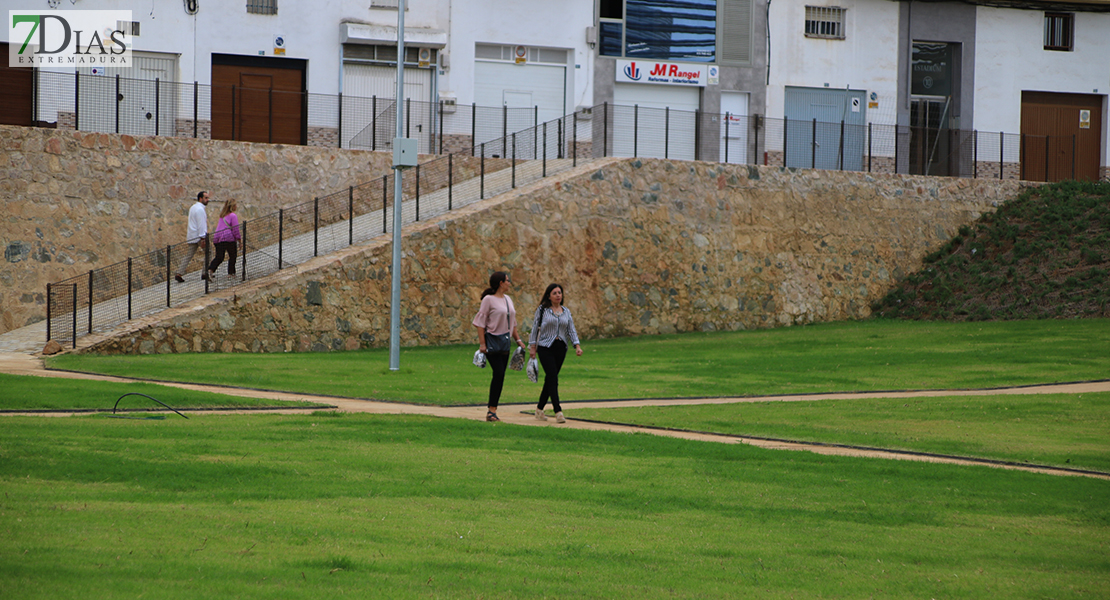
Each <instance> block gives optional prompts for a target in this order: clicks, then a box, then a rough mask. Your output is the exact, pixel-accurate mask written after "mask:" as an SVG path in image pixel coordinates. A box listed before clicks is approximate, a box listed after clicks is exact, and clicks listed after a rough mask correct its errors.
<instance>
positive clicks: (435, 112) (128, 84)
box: [32, 69, 540, 156]
mask: <svg viewBox="0 0 1110 600" xmlns="http://www.w3.org/2000/svg"><path fill="white" fill-rule="evenodd" d="M88 71H89V69H86V70H85V72H81V71H77V72H74V73H60V72H56V71H36V72H35V77H36V78H37V82H36V85H35V86H34V90H35V94H34V97H33V107H32V111H33V114H34V118H33V121H34V122H35V123H36V124H38V125H40V126H46V127H58V128H62V129H76V130H79V131H92V132H101V133H119V134H127V135H144V136H147V135H160V136H175V137H193V138H204V139H220V140H238V141H248V142H265V143H285V144H306V145H313V146H330V147H340V148H354V149H362V150H389V149H391V148H392V143H393V137H394V135H395V134H396V122H397V121H396V119H397V112H396V111H397V103H396V102H395V100H394V98H392V97H388V98H387V97H377V96H371V97H368V98H364V97H355V96H345V95H343V94H335V95H329V94H313V93H308V92H285V91H278V90H265V89H253V88H247V87H240V86H220V85H202V84H199V83H196V82H194V83H175V82H168V81H162V80H160V79H154V80H145V79H131V78H126V77H122V76H120V75H118V74H117V75H111V76H108V75H93V74H90V73H89V72H88ZM404 104H405V106H404V130H405V137H409V138H414V139H416V140H418V142H419V145H420V147H419V151H420V153H422V154H444V153H451V152H457V151H460V150H464V149H470V150H472V151H474V150H476V149H477V148H478V147H479V146H480V145H481V144H483V143H485V144H487V145H488V144H490V143H492V142H495V141H497V140H504V139H506V138H507V137H508V136H509V134H510V133H512V132H514V131H521V130H524V129H527V128H531V127H538V126H539V125H540V108H539V107H535V106H534V107H529V108H509V107H483V106H477V105H476V104H471V105H455V104H453V103H447V102H436V103H433V102H427V101H418V100H412V99H406V100H405V102H404ZM491 153H496V154H498V155H500V156H507V155H508V150H507V149H506V148H498V149H497V150H496V151H494V150H493V149H492V148H491Z"/></svg>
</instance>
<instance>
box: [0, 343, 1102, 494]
mask: <svg viewBox="0 0 1110 600" xmlns="http://www.w3.org/2000/svg"><path fill="white" fill-rule="evenodd" d="M0 373H10V374H14V375H32V376H39V377H59V378H67V379H93V380H100V381H119V382H131V381H136V380H134V379H127V378H122V377H109V376H103V375H88V374H84V373H71V372H67V371H50V370H47V369H46V368H45V366H44V365H43V362H42V360H41V359H40V358H38V357H36V356H32V355H29V354H26V353H22V352H0ZM160 385H167V386H173V387H178V388H182V389H187V390H197V391H206V392H215V393H219V394H227V395H232V396H240V397H245V398H261V399H272V400H282V401H298V400H300V401H307V402H315V403H319V404H327V405H331V406H334V407H336V409H337V410H341V411H344V412H361V413H370V414H389V415H400V414H405V415H427V416H434V417H446V418H453V419H471V420H475V421H483V420H485V415H486V408H485V407H484V406H462V407H441V406H421V405H416V404H404V403H399V402H379V401H372V400H360V399H356V398H336V397H332V396H313V395H311V394H299V393H288V392H273V391H263V390H251V389H245V388H234V387H223V386H212V385H199V384H192V383H160ZM1107 391H1110V380H1107V381H1093V382H1081V383H1069V384H1052V385H1041V386H1024V387H1014V388H1001V389H992V390H923V391H904V392H869V393H859V394H847V393H835V394H808V395H788V396H761V397H755V398H752V397H747V398H741V397H737V398H675V399H665V398H664V399H646V400H615V401H599V402H589V401H583V402H564V403H563V404H564V408H565V409H566V411H567V412H572V411H573V409H576V408H613V407H629V406H680V405H693V404H729V403H741V402H798V401H812V400H845V399H855V398H923V397H936V396H959V395H967V396H986V395H998V394H1082V393H1092V392H1107ZM533 409H534V406H533V405H531V404H527V405H524V404H503V405H501V407H500V408H499V410H498V413H497V414H498V417H499V418H500V419H501V421H502V423H504V424H512V425H530V426H534V427H566V428H570V429H588V430H595V431H611V432H618V433H649V434H653V435H662V436H667V437H673V438H680V439H686V440H694V441H702V442H718V443H725V444H749V445H751V446H757V447H760V448H768V449H774V450H796V451H798V450H801V451H807V452H814V453H816V454H823V455H835V456H857V457H868V458H884V459H895V460H915V461H923V462H932V463H945V464H955V465H978V466H990V467H997V468H1003V469H1014V470H1019V471H1027V472H1033V473H1044V474H1051V475H1072V476H1084V477H1094V478H1098V479H1106V480H1110V475H1108V474H1103V473H1095V472H1090V471H1082V470H1076V469H1064V468H1056V467H1043V466H1029V465H1021V464H1013V463H1006V462H1002V461H990V460H976V459H967V458H958V457H951V456H938V455H931V454H925V453H911V452H901V451H892V450H884V449H879V448H859V447H851V446H845V445H837V444H814V443H800V442H792V441H787V440H773V439H765V438H764V439H761V438H751V437H741V436H734V435H720V434H713V433H703V432H695V431H677V430H670V429H660V428H654V427H639V426H631V425H622V424H614V423H599V422H594V421H582V420H578V419H574V418H568V419H567V422H566V423H556V422H555V419H554V418H549V419H548V420H547V421H537V420H536V419H535V418H534V417H533V415H532V410H533ZM190 412H196V413H199V414H227V412H228V411H190ZM250 412H252V413H253V412H259V411H250ZM267 412H273V413H303V412H304V409H273V410H269V411H267ZM4 414H6V415H14V414H31V413H4ZM33 414H35V415H36V416H43V415H44V414H46V415H50V416H69V415H70V414H71V413H33ZM572 414H573V413H572ZM491 426H494V425H493V424H491Z"/></svg>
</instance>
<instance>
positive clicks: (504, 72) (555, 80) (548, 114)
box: [474, 61, 567, 158]
mask: <svg viewBox="0 0 1110 600" xmlns="http://www.w3.org/2000/svg"><path fill="white" fill-rule="evenodd" d="M566 72H567V69H566V67H563V66H555V65H543V64H535V63H525V64H520V65H518V64H514V63H509V62H485V61H478V62H476V63H475V64H474V102H475V103H476V104H477V106H478V109H477V110H478V113H477V115H476V122H475V126H474V129H475V135H476V137H477V139H476V140H475V142H476V143H477V144H478V145H480V144H482V143H485V144H486V155H487V156H493V155H494V154H496V155H498V156H510V155H511V154H512V152H513V149H512V146H511V139H512V138H511V136H512V134H513V133H514V132H515V133H517V134H518V135H517V148H516V152H517V156H518V157H521V158H533V157H535V156H538V148H537V145H538V144H542V141H539V140H540V138H541V137H542V134H540V133H538V132H539V131H542V126H540V125H541V124H542V123H545V122H547V121H552V120H555V119H558V118H560V117H562V116H563V115H565V114H566ZM534 126H539V127H537V128H536V129H532V128H533V127H534ZM549 129H551V130H552V131H551V133H550V137H549V142H548V143H549V144H553V143H554V140H555V134H554V129H553V128H551V127H549Z"/></svg>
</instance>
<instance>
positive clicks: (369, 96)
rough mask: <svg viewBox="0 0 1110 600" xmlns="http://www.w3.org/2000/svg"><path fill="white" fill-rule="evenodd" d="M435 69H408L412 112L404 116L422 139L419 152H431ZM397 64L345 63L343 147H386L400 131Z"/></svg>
mask: <svg viewBox="0 0 1110 600" xmlns="http://www.w3.org/2000/svg"><path fill="white" fill-rule="evenodd" d="M431 93H432V71H431V70H430V69H413V68H406V69H405V98H406V99H411V100H412V101H411V102H409V103H408V105H407V106H408V108H409V109H410V110H411V114H408V115H407V116H406V118H405V122H406V125H407V128H406V129H407V131H406V133H407V134H408V135H410V136H411V137H413V138H416V139H417V140H418V141H419V142H420V150H419V151H420V152H421V153H429V152H431V151H432V149H433V147H434V144H433V141H432V139H431V135H432V133H431V132H432V127H431V125H432V123H431V119H432V117H433V115H434V113H435V110H434V106H433V105H431V103H430V101H431ZM396 95H397V67H388V66H380V65H365V64H355V63H346V64H344V65H343V132H342V136H343V147H344V148H361V149H367V150H385V149H387V148H390V147H391V144H392V140H393V136H395V135H396V134H397V131H396V129H397V113H396V112H395V110H396V107H395V105H394V103H393V98H394V97H395V96H396Z"/></svg>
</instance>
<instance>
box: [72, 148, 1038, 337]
mask: <svg viewBox="0 0 1110 600" xmlns="http://www.w3.org/2000/svg"><path fill="white" fill-rule="evenodd" d="M1020 188H1021V184H1020V183H1017V182H1010V181H998V180H993V181H992V180H968V179H949V178H929V177H918V176H908V175H867V174H861V173H848V172H830V171H812V170H793V169H781V168H775V167H756V166H743V165H721V164H712V163H700V162H676V161H664V160H643V159H603V160H600V161H598V162H596V163H593V164H591V165H587V166H583V167H579V168H578V169H575V170H574V171H571V172H569V173H566V174H562V175H559V176H557V177H553V178H550V179H547V180H543V181H541V182H538V183H536V184H533V185H531V186H528V187H527V188H521V189H519V190H517V191H516V192H514V193H511V194H505V195H502V196H499V197H498V198H495V199H489V200H485V201H483V202H479V203H476V204H473V205H471V206H468V207H466V208H464V209H462V210H459V211H456V212H455V213H454V214H453V215H450V216H444V217H441V218H438V219H433V220H431V221H426V222H421V223H417V224H415V225H413V226H411V227H410V228H408V229H406V231H405V238H404V242H403V254H404V260H403V267H402V268H403V272H402V273H401V281H402V282H403V288H402V301H403V305H402V307H401V316H402V327H403V328H402V333H401V340H402V343H403V344H405V345H417V344H445V343H473V342H474V341H475V339H476V334H475V330H474V328H473V327H472V326H471V325H470V321H471V319H472V318H473V316H474V313H475V312H476V310H477V306H478V301H479V295H480V293H481V290H482V289H483V288H484V287H485V285H486V283H487V280H488V277H489V274H490V272H491V271H493V270H497V269H505V270H508V271H510V272H511V274H512V279H513V292H512V294H511V295H512V296H513V299H514V301H515V303H516V306H517V308H518V311H519V313H520V315H521V316H522V318H523V320H524V321H525V322H527V321H530V316H531V314H532V312H533V310H534V307H535V306H536V304H537V302H538V301H539V297H540V295H541V294H542V292H543V289H544V287H545V286H546V285H547V284H548V283H549V282H552V281H557V282H560V283H562V284H563V285H564V286H565V290H566V299H567V300H566V301H567V304H568V306H570V307H571V309H572V310H573V312H574V315H575V322H576V324H577V326H578V329H579V332H580V333H581V335H582V337H583V338H584V339H585V340H587V341H586V343H587V344H588V343H589V342H588V340H589V339H591V338H598V337H612V336H623V335H640V334H659V333H672V332H680V331H712V330H737V329H747V328H763V327H774V326H782V325H792V324H802V323H812V322H817V321H834V320H842V319H854V318H862V317H866V316H867V315H868V314H869V313H870V308H869V306H870V303H871V302H873V301H874V300H876V299H878V298H880V297H881V296H882V295H883V294H884V293H885V292H886V290H888V289H889V288H890V286H891V285H892V284H893V283H894V282H896V281H897V280H898V279H899V278H900V277H901V276H902V275H903V274H905V273H907V272H910V271H912V270H915V269H917V268H918V267H919V266H920V263H921V259H922V257H923V256H925V255H926V254H927V253H929V252H930V251H932V250H934V249H935V248H936V247H938V246H939V245H941V244H943V243H945V242H946V241H947V240H948V239H949V238H950V237H951V236H952V235H954V234H955V232H956V231H957V229H958V227H959V226H960V225H962V224H966V223H969V222H971V221H973V220H975V219H976V218H978V217H979V216H980V214H981V213H983V212H985V211H991V210H993V209H994V208H995V207H996V206H997V205H998V204H1000V203H1001V202H1004V201H1005V200H1007V199H1009V198H1012V197H1013V196H1014V195H1016V194H1017V193H1018V192H1019V191H1020ZM390 251H391V250H390V246H389V243H388V241H386V240H384V239H379V240H377V241H375V242H373V243H371V244H368V245H366V246H362V247H354V248H349V249H347V250H344V251H342V252H340V253H337V254H335V255H332V256H329V257H320V258H318V259H315V260H314V261H312V262H310V263H306V264H305V265H301V266H300V267H298V268H296V269H288V270H286V271H283V272H280V273H278V274H277V275H275V276H273V277H271V278H267V279H265V280H261V281H258V282H254V283H250V284H247V285H245V286H241V287H238V288H234V289H232V290H228V291H226V292H221V293H219V294H215V295H212V296H209V297H206V298H202V299H200V300H198V301H196V302H195V303H192V304H191V305H190V306H188V307H182V308H181V309H179V310H178V309H175V310H174V311H167V312H166V313H165V314H164V315H162V316H159V317H155V318H151V319H149V320H147V321H141V322H137V323H133V324H131V325H130V326H128V330H127V331H126V332H124V333H123V334H121V335H118V336H116V337H115V338H112V339H103V340H99V341H97V342H95V343H93V344H92V345H91V346H89V347H88V348H86V349H85V351H89V352H105V353H167V352H185V351H194V352H210V351H243V352H280V351H325V350H339V349H355V348H365V347H373V346H384V345H387V344H388V338H389V296H390V281H391V278H390V268H389V264H390ZM524 328H525V329H527V326H525V327H524Z"/></svg>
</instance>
